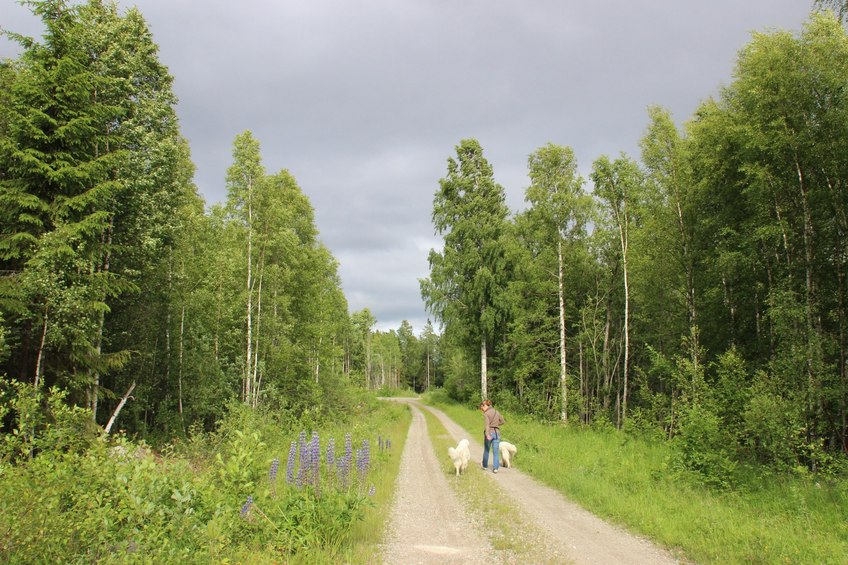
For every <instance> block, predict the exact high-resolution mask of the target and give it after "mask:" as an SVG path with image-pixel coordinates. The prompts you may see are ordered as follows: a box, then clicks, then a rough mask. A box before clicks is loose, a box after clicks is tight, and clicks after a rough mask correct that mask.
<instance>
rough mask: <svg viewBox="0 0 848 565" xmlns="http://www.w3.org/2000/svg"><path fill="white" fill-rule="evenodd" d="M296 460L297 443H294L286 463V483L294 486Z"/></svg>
mask: <svg viewBox="0 0 848 565" xmlns="http://www.w3.org/2000/svg"><path fill="white" fill-rule="evenodd" d="M295 458H297V443H296V442H294V441H293V442H291V447H290V448H289V458H288V461H286V483H288V484H290V485H293V484H294V466H295Z"/></svg>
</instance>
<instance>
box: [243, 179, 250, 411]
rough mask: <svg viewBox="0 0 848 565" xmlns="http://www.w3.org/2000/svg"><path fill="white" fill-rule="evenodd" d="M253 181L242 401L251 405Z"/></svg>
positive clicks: (248, 245)
mask: <svg viewBox="0 0 848 565" xmlns="http://www.w3.org/2000/svg"><path fill="white" fill-rule="evenodd" d="M252 192H253V181H252V180H250V181H248V184H247V277H246V280H245V288H246V290H247V340H246V341H247V352H246V354H245V361H244V392H243V397H242V400H243V402H244V403H245V404H248V405H249V404H250V399H251V395H252V394H253V391H252V388H251V386H250V385H251V383H250V376H251V368H252V361H253V271H252V268H253V198H252Z"/></svg>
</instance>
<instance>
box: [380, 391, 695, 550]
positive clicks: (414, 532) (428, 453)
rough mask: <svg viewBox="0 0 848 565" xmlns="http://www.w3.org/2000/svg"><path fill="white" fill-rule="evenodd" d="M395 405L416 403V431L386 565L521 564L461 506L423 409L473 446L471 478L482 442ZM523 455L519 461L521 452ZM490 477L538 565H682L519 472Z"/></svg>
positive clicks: (406, 455)
mask: <svg viewBox="0 0 848 565" xmlns="http://www.w3.org/2000/svg"><path fill="white" fill-rule="evenodd" d="M392 400H396V401H403V402H408V403H409V405H410V408H411V409H412V424H411V425H410V428H409V435H408V437H407V441H406V446H405V447H404V451H403V454H402V455H401V462H400V474H399V476H398V481H397V492H396V493H395V498H394V502H393V507H392V511H391V516H390V519H389V524H388V526H387V532H386V536H385V544H384V546H383V548H382V550H383V551H382V554H383V559H384V563H387V564H397V565H411V564H416V563H417V564H431V563H470V562H472V561H473V562H477V563H514V562H516V557H515V555H513V554H511V553H510V552H504V551H501V552H499V551H497V550H495V549H494V548H493V547H492V546H491V544H490V543H489V540H488V536H487V533H486V532H485V531H483V530H484V528H483V524H482V520H481V519H480V517H479V516H477V515H475V514H474V513H473V512H469V511H468V510H467V509H465V508H463V507H462V504H461V502H460V501H459V499H458V498H457V497H456V495H455V494H454V492H453V490H452V488H451V486H450V484H449V482H448V473H446V471H445V470H444V466H443V465H442V464H441V463H440V461H439V459H437V455H436V454H435V453H434V452H433V447H432V445H431V443H430V439H429V436H428V435H427V424H426V421H425V419H424V415H423V414H422V413H421V410H429V411H430V412H432V413H433V414H434V415H435V416H436V417H438V419H439V420H440V422H441V423H442V424H443V425H444V426H445V428H446V429H447V431H448V433H449V434H450V435H451V436H452V437H453V438H454V440H456V441H457V442H458V441H459V440H460V439H462V438H468V439H469V441H470V448H471V463H470V464H469V467H468V472H478V473H479V472H481V471H480V470H479V469H480V461H481V460H482V458H483V447H482V445H481V444H480V442H479V441H475V438H472V437H469V436H468V433H467V432H466V431H465V430H463V429H462V428H460V427H459V426H458V425H457V424H456V423H455V422H454V421H453V420H451V419H450V418H448V416H447V415H446V414H445V413H444V412H442V411H441V410H438V409H435V408H431V407H429V406H424V405H422V404H420V403H419V402H417V401H416V400H415V399H408V398H406V399H399V398H395V399H392ZM481 421H482V418H481ZM481 433H482V432H481ZM518 449H519V455H518V457H519V459H520V457H521V455H520V453H521V446H518ZM439 457H442V455H439ZM443 457H444V458H446V457H447V454H443ZM486 477H487V479H488V480H490V481H492V483H493V484H492V487H493V492H499V493H500V496H505V497H508V498H509V499H510V505H511V506H512V507H513V508H514V509H515V512H517V513H518V514H519V515H520V516H521V519H522V521H526V523H527V528H526V531H523V532H522V534H524V535H529V536H532V537H533V538H534V539H533V540H532V541H531V545H532V546H533V547H534V548H535V550H534V553H533V557H532V559H533V562H534V563H577V564H604V565H606V564H613V563H614V564H634V565H635V564H640V565H641V564H672V563H680V561H679V560H677V559H676V558H675V557H674V556H673V555H672V554H671V553H669V552H668V551H666V550H665V549H663V548H661V547H658V546H656V545H655V544H653V543H651V542H650V541H649V540H646V539H644V538H641V537H639V536H635V535H633V534H631V533H629V532H627V531H625V530H624V529H622V528H620V527H617V526H614V525H611V524H608V523H607V522H604V521H603V520H601V519H599V518H598V517H596V516H595V515H593V514H591V513H590V512H587V511H586V510H584V509H583V508H581V507H580V506H578V505H577V504H575V503H573V502H570V501H568V500H566V499H565V498H564V497H563V496H562V495H561V494H560V493H558V492H557V491H555V490H553V489H551V488H550V487H547V486H545V485H543V484H541V483H539V482H538V481H536V480H535V479H532V478H531V477H529V476H527V475H525V474H524V473H522V472H521V471H520V470H519V469H517V468H511V469H504V468H501V470H500V472H499V473H498V474H494V473H491V472H488V473H486ZM524 541H527V540H524ZM527 558H528V556H525V558H524V559H525V561H524V562H527V561H526V559H527Z"/></svg>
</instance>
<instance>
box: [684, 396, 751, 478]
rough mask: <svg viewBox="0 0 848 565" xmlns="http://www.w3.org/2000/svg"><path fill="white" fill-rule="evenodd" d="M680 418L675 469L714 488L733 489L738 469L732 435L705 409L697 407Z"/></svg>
mask: <svg viewBox="0 0 848 565" xmlns="http://www.w3.org/2000/svg"><path fill="white" fill-rule="evenodd" d="M680 416H681V417H680V423H679V425H678V433H677V436H676V437H675V444H676V452H675V456H674V457H673V458H672V468H673V469H678V470H684V471H691V472H693V473H695V474H697V475H698V476H699V478H700V480H702V481H703V482H704V483H705V484H707V485H710V486H714V487H719V488H729V487H730V486H732V484H733V474H734V471H735V469H736V461H735V455H736V454H735V452H734V446H735V443H734V442H733V436H732V433H731V432H730V431H729V430H728V429H727V428H726V427H725V426H724V425H723V422H722V421H721V419H720V418H719V417H718V415H717V414H715V412H714V411H712V410H710V409H708V408H706V407H705V406H703V405H693V406H691V407H689V408H687V409H685V410H684V411H683V413H682V414H681V415H680Z"/></svg>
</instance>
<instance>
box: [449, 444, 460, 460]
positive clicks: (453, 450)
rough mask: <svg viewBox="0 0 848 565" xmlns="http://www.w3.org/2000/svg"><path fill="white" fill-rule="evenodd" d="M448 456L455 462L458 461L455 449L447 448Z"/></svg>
mask: <svg viewBox="0 0 848 565" xmlns="http://www.w3.org/2000/svg"><path fill="white" fill-rule="evenodd" d="M448 456H450V458H451V459H453V460H454V461H456V460H457V459H459V451H457V450H456V448H455V447H449V448H448Z"/></svg>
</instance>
